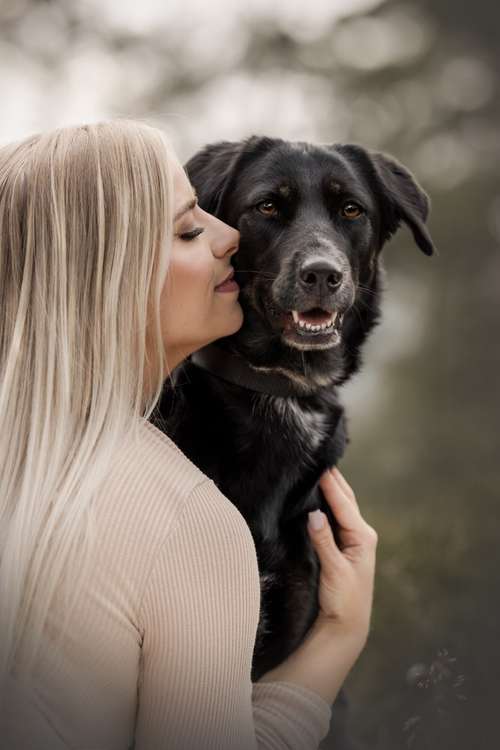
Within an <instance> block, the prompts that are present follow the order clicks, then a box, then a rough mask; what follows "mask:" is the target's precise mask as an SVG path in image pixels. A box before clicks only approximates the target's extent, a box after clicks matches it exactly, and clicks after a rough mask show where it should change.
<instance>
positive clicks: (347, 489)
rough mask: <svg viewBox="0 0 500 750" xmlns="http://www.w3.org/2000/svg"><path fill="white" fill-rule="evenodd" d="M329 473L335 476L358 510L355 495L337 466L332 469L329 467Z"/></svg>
mask: <svg viewBox="0 0 500 750" xmlns="http://www.w3.org/2000/svg"><path fill="white" fill-rule="evenodd" d="M330 473H331V474H332V476H334V477H335V479H336V480H337V481H338V483H339V484H340V486H341V488H342V490H343V491H344V493H345V494H346V495H347V497H348V498H349V499H350V500H351V501H352V502H353V503H354V505H355V506H356V508H357V509H358V510H359V506H358V502H357V500H356V495H355V494H354V491H353V489H352V487H351V486H350V484H348V483H347V481H346V479H345V477H344V476H343V475H342V474H341V473H340V471H339V468H338V466H334V467H333V468H332V469H330Z"/></svg>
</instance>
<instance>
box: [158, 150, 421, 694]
mask: <svg viewBox="0 0 500 750" xmlns="http://www.w3.org/2000/svg"><path fill="white" fill-rule="evenodd" d="M186 171H187V173H188V176H189V178H190V180H191V183H192V184H193V186H194V187H195V189H196V191H197V194H198V197H199V203H200V205H201V207H202V208H204V209H205V210H206V211H209V212H211V213H213V214H215V215H216V216H217V217H219V218H220V219H222V220H223V221H225V222H227V223H228V224H230V225H231V226H233V227H236V228H238V229H239V231H240V233H241V237H240V247H239V252H238V253H237V254H236V255H234V256H233V259H232V261H233V265H234V267H235V269H236V280H237V281H238V283H239V285H240V287H241V293H240V296H239V300H240V303H241V305H242V307H243V310H244V323H243V326H242V327H241V329H240V330H239V331H238V332H237V333H235V334H234V335H232V336H229V337H226V338H224V339H221V340H219V342H217V343H218V346H219V347H220V348H221V349H223V350H224V351H229V352H232V353H233V354H236V355H238V356H239V357H241V358H243V359H244V360H245V361H246V362H247V363H249V364H250V365H251V366H252V367H253V368H266V371H268V370H270V371H279V372H280V373H281V374H284V375H285V376H286V377H287V378H289V379H290V383H291V384H293V385H294V387H295V388H296V396H295V397H289V398H286V397H282V398H280V397H277V396H274V395H266V394H263V393H257V392H254V391H252V390H248V389H247V388H244V387H240V386H238V385H233V384H230V383H228V382H226V381H225V380H221V379H220V378H218V377H217V376H215V375H213V374H211V373H209V372H207V371H206V370H204V369H200V368H199V367H197V366H195V365H194V364H193V363H191V362H189V361H188V362H187V363H185V364H184V365H183V366H182V368H181V372H180V373H179V379H178V381H177V387H176V389H175V390H172V389H171V388H170V387H169V386H168V384H166V387H165V389H164V394H163V395H162V400H161V402H160V405H159V413H160V418H159V419H156V418H154V419H155V423H156V424H157V426H158V427H160V428H164V429H165V424H164V423H165V422H166V425H167V427H166V431H167V432H168V434H169V435H170V436H171V437H172V438H173V439H174V441H175V442H176V443H177V444H178V445H179V447H180V448H181V449H182V450H183V451H184V453H186V454H187V455H188V456H189V457H190V458H191V460H192V461H193V462H194V463H195V464H197V465H198V466H199V467H200V468H201V469H202V470H203V471H204V472H205V473H206V474H207V475H208V476H209V477H211V478H212V479H213V480H214V481H215V483H216V484H217V485H218V487H219V488H220V489H221V491H222V492H223V493H224V494H225V495H226V496H227V497H228V498H229V499H230V500H231V501H232V502H233V503H234V504H235V505H236V506H237V507H238V508H239V510H240V512H241V513H242V515H243V516H244V517H245V519H246V521H247V523H248V525H249V527H250V529H251V532H252V535H253V537H254V540H255V544H256V549H257V556H258V562H259V570H260V574H261V583H262V604H261V619H260V623H259V628H258V634H257V640H256V646H255V652H254V664H253V671H252V679H253V680H254V681H255V680H257V679H258V678H259V677H260V676H261V675H262V674H263V673H264V672H266V671H268V670H269V669H271V668H273V667H274V666H276V665H277V664H279V663H281V662H282V661H283V660H284V659H285V658H286V657H287V656H288V655H289V654H290V653H291V652H292V651H294V650H295V649H296V648H297V646H298V645H299V643H300V642H301V641H302V640H303V638H304V635H305V633H306V632H307V630H308V629H309V627H310V625H311V624H312V622H313V621H314V620H315V618H316V615H317V612H318V602H317V585H318V572H319V570H318V561H317V558H316V555H315V553H314V551H313V549H312V546H311V543H310V540H309V537H308V534H307V530H306V521H307V512H308V511H309V510H312V509H314V508H318V507H321V508H322V510H323V511H324V512H325V513H326V514H327V516H328V518H329V520H330V523H331V524H332V526H334V524H335V522H334V519H333V518H332V515H331V512H330V509H329V507H328V505H327V503H326V502H325V500H324V498H323V497H322V495H321V492H320V490H319V488H318V480H319V477H320V475H321V474H322V472H323V471H324V470H325V469H326V468H327V467H330V466H333V465H335V464H336V463H337V461H338V460H339V458H340V456H341V455H342V453H343V451H344V447H345V443H346V440H347V437H346V430H345V420H344V414H343V409H342V406H341V405H340V403H339V401H338V395H337V388H338V386H339V385H340V384H341V383H343V382H344V381H345V380H347V379H348V378H349V377H350V376H351V375H352V374H353V373H354V372H356V371H357V370H358V369H359V367H360V350H361V346H362V344H363V342H364V341H365V339H366V337H367V335H368V333H369V332H370V331H371V330H372V328H373V326H374V325H375V324H376V322H377V320H378V318H379V315H380V307H379V305H380V296H381V271H382V268H381V262H380V251H381V249H382V247H383V245H384V244H385V243H386V241H387V240H388V239H389V238H390V237H391V236H392V235H393V234H394V233H395V232H396V230H397V229H398V227H399V226H400V224H401V222H404V223H406V224H407V225H408V227H409V228H410V229H411V231H412V233H413V237H414V240H415V242H416V244H417V245H418V247H419V248H420V249H421V250H422V251H423V252H424V253H426V254H427V255H431V254H432V252H433V243H432V240H431V238H430V236H429V233H428V231H427V228H426V226H425V221H426V218H427V215H428V210H429V199H428V197H427V195H426V194H425V193H424V191H423V190H422V189H421V187H420V186H419V185H418V184H417V182H416V181H415V179H414V177H413V176H412V174H411V173H410V172H409V171H408V170H407V169H406V168H405V167H403V166H402V165H401V164H400V163H399V162H397V161H396V160H395V159H393V158H391V157H389V156H387V155H385V154H383V153H380V152H370V151H368V150H366V149H365V148H363V147H361V146H358V145H354V144H345V145H341V144H334V145H332V146H319V145H311V144H308V143H291V142H287V141H283V140H280V139H276V138H266V137H252V138H249V139H248V140H245V141H242V142H238V143H232V142H221V143H216V144H213V145H209V146H207V147H205V148H204V149H202V150H201V151H200V152H199V153H197V154H196V155H195V156H194V157H193V158H192V159H190V160H189V162H188V163H187V165H186ZM347 203H351V204H352V203H354V204H356V206H357V208H355V209H354V214H356V212H357V210H358V209H362V211H361V213H360V215H359V216H357V217H355V216H353V209H352V207H351V209H348V210H347V214H348V215H346V213H345V212H346V209H345V206H346V204H347ZM311 263H312V265H311ZM325 269H326V270H325ZM312 308H322V309H324V310H327V311H330V312H331V311H338V313H339V317H338V318H337V321H341V325H340V330H339V333H338V334H337V333H334V334H331V337H328V336H325V335H321V336H312V335H306V336H304V335H303V334H302V333H300V332H298V331H297V330H296V326H295V325H294V323H293V320H292V316H291V314H290V312H291V311H292V310H298V311H308V310H311V309H312ZM340 314H342V316H343V318H342V317H340ZM337 336H340V341H339V342H337V344H336V345H331V344H332V342H333V343H334V339H336V337H337ZM323 346H324V348H321V347H323Z"/></svg>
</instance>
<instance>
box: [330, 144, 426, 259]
mask: <svg viewBox="0 0 500 750" xmlns="http://www.w3.org/2000/svg"><path fill="white" fill-rule="evenodd" d="M334 148H335V150H337V151H340V152H341V153H346V154H352V155H353V156H354V157H355V161H358V163H360V164H361V166H362V168H363V169H364V171H365V172H367V176H368V178H369V180H370V182H371V184H372V185H373V187H374V189H375V193H376V196H377V199H378V200H379V204H380V207H381V212H382V216H381V219H382V221H381V230H380V243H379V248H382V246H383V245H384V243H385V242H387V240H389V239H390V238H391V237H392V235H393V234H394V233H395V232H396V230H397V229H398V228H399V225H400V224H401V222H402V221H403V222H405V224H407V225H408V227H409V228H410V229H411V232H412V234H413V238H414V240H415V242H416V244H417V245H418V247H419V248H420V249H421V250H422V252H424V253H425V254H426V255H432V254H433V253H434V251H435V248H434V243H433V241H432V239H431V236H430V234H429V232H428V230H427V227H426V226H425V222H426V220H427V217H428V215H429V210H430V199H429V196H428V195H427V193H426V192H425V191H424V190H423V189H422V188H421V186H420V185H419V184H418V182H417V180H416V179H415V177H414V176H413V175H412V173H411V172H410V171H409V170H408V169H407V168H406V167H405V166H403V165H402V164H401V163H400V162H399V161H397V159H395V158H394V157H392V156H389V155H388V154H384V153H382V152H381V151H368V150H367V149H365V148H363V147H362V146H358V145H356V144H346V145H340V144H335V146H334Z"/></svg>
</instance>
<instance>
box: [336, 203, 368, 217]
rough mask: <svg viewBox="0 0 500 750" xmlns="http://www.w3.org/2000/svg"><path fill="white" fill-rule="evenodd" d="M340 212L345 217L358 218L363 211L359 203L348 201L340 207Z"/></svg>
mask: <svg viewBox="0 0 500 750" xmlns="http://www.w3.org/2000/svg"><path fill="white" fill-rule="evenodd" d="M340 213H341V214H342V216H343V217H344V218H345V219H357V218H358V216H361V214H362V213H363V211H362V209H361V206H358V204H357V203H346V204H345V205H344V206H342V208H341V209H340Z"/></svg>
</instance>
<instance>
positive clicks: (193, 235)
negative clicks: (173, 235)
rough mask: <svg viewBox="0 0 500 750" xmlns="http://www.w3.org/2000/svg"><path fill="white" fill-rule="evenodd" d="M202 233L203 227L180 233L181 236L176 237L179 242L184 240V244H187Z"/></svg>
mask: <svg viewBox="0 0 500 750" xmlns="http://www.w3.org/2000/svg"><path fill="white" fill-rule="evenodd" d="M204 231H205V228H204V227H195V229H191V230H190V231H189V232H182V233H181V234H178V235H177V236H178V237H179V238H180V239H181V240H184V241H185V242H189V240H194V239H195V238H196V237H198V236H199V235H200V234H201V233H202V232H204Z"/></svg>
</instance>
